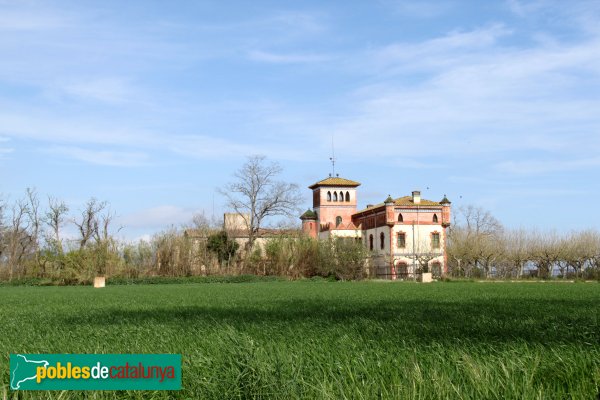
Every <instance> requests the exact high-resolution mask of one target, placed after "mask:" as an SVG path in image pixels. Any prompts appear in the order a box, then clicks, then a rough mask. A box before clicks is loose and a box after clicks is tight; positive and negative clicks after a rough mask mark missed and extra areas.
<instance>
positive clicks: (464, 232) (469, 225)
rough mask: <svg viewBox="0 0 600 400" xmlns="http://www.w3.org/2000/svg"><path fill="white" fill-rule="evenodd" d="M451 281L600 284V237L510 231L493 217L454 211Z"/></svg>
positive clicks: (588, 232)
mask: <svg viewBox="0 0 600 400" xmlns="http://www.w3.org/2000/svg"><path fill="white" fill-rule="evenodd" d="M454 215H455V217H454V221H453V222H454V223H453V224H452V226H451V227H450V228H449V234H448V268H449V275H450V276H453V277H467V278H503V279H509V278H527V277H536V278H550V277H556V278H564V279H567V278H583V279H600V233H599V232H598V231H597V230H592V229H588V230H581V231H570V232H556V231H539V230H528V229H524V228H520V229H506V228H505V227H504V226H503V225H502V224H501V223H500V221H498V220H497V219H496V218H495V217H494V216H493V215H492V214H491V213H490V212H489V211H487V210H484V209H482V208H481V207H475V206H472V205H471V206H465V207H459V208H458V209H456V210H454Z"/></svg>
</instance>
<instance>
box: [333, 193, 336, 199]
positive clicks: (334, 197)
mask: <svg viewBox="0 0 600 400" xmlns="http://www.w3.org/2000/svg"><path fill="white" fill-rule="evenodd" d="M333 201H337V192H333Z"/></svg>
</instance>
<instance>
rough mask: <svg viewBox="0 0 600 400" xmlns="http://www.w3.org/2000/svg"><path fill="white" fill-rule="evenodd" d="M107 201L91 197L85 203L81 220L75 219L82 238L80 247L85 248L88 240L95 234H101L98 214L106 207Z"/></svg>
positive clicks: (74, 221)
mask: <svg viewBox="0 0 600 400" xmlns="http://www.w3.org/2000/svg"><path fill="white" fill-rule="evenodd" d="M106 205H107V203H106V202H105V201H102V202H99V201H98V200H97V199H96V198H93V197H92V198H91V199H89V200H88V202H87V203H86V205H85V209H84V210H83V211H82V212H81V220H76V219H73V223H74V224H75V225H76V226H77V229H78V230H79V234H80V235H81V238H80V240H79V248H80V249H83V248H84V247H85V246H86V245H87V243H88V241H89V240H90V239H91V238H93V237H94V236H95V235H99V233H98V230H99V221H98V214H99V213H100V212H101V211H102V210H104V208H106Z"/></svg>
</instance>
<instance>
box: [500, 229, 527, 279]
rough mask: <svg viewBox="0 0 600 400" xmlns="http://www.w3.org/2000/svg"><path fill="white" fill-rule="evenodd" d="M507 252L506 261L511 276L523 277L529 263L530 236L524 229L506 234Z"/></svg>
mask: <svg viewBox="0 0 600 400" xmlns="http://www.w3.org/2000/svg"><path fill="white" fill-rule="evenodd" d="M504 236H505V239H504V242H505V243H506V252H505V254H504V259H505V261H506V263H507V264H508V266H509V269H510V270H512V271H510V274H511V275H514V276H516V277H519V278H520V277H521V276H523V273H524V271H525V265H526V264H527V262H528V261H529V248H530V246H531V240H530V235H529V234H528V232H527V231H525V230H524V229H517V230H513V231H509V232H505V234H504Z"/></svg>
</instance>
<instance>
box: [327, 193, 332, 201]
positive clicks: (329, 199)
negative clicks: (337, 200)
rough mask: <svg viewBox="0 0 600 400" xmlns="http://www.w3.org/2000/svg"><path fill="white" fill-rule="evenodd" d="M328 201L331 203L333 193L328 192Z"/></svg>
mask: <svg viewBox="0 0 600 400" xmlns="http://www.w3.org/2000/svg"><path fill="white" fill-rule="evenodd" d="M327 201H331V192H327Z"/></svg>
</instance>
